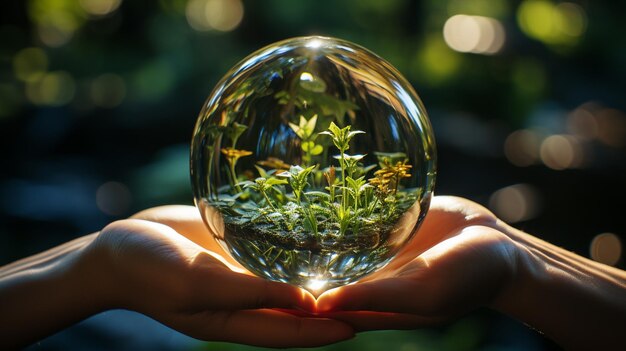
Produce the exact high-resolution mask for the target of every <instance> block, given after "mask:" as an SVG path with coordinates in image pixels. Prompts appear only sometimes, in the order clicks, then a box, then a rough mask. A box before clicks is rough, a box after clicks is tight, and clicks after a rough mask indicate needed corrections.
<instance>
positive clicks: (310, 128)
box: [304, 115, 317, 136]
mask: <svg viewBox="0 0 626 351" xmlns="http://www.w3.org/2000/svg"><path fill="white" fill-rule="evenodd" d="M316 124H317V115H313V117H311V119H309V120H308V121H307V122H306V125H305V126H304V130H305V131H306V135H307V136H311V135H313V132H314V131H315V125H316Z"/></svg>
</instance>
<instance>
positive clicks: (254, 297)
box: [86, 206, 353, 347]
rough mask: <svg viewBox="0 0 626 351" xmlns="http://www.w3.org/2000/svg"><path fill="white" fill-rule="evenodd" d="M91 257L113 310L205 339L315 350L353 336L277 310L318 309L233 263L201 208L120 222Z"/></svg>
mask: <svg viewBox="0 0 626 351" xmlns="http://www.w3.org/2000/svg"><path fill="white" fill-rule="evenodd" d="M199 244H200V245H199ZM201 245H202V246H201ZM203 246H204V247H203ZM86 252H88V255H91V257H90V258H91V262H95V261H96V260H97V262H96V263H95V264H96V265H98V266H99V268H100V269H99V271H101V272H107V274H103V275H100V276H98V277H97V281H96V282H94V286H96V287H97V288H98V289H99V290H100V291H101V295H103V296H104V299H105V300H106V301H107V306H106V307H107V308H126V309H130V310H134V311H137V312H141V313H143V314H145V315H148V316H150V317H152V318H154V319H156V320H158V321H160V322H162V323H163V324H166V325H168V326H170V327H172V328H174V329H176V330H179V331H181V332H183V333H185V334H187V335H190V336H192V337H195V338H198V339H203V340H221V341H232V342H238V343H244V344H252V345H259V346H272V347H294V346H305V347H311V346H318V345H324V344H327V343H332V342H336V341H340V340H344V339H347V338H350V337H352V335H353V331H352V329H351V328H350V327H349V326H348V325H346V324H345V323H342V322H339V321H335V320H331V319H319V318H304V317H299V316H295V315H292V314H288V313H284V312H279V311H277V310H273V309H272V308H284V309H310V308H312V306H313V304H314V303H315V302H314V299H313V297H312V296H311V295H310V294H307V293H305V292H303V291H302V290H300V289H299V288H297V287H294V286H290V285H288V284H284V283H277V282H271V281H268V280H265V279H262V278H258V277H255V276H252V275H251V274H250V273H248V272H246V271H245V270H243V269H242V268H241V266H239V265H238V264H237V263H236V262H235V261H233V260H232V259H230V258H225V257H229V256H228V255H226V254H225V253H224V252H223V251H222V249H221V247H220V246H219V245H218V244H217V243H216V242H215V241H214V240H213V239H212V236H211V235H210V233H209V232H208V231H207V229H206V227H205V226H204V224H203V223H202V220H201V218H200V216H199V214H198V211H197V209H195V208H194V207H188V206H166V207H161V208H155V209H151V210H147V211H143V212H141V213H139V214H137V215H135V216H134V217H133V218H132V219H128V220H123V221H118V222H114V223H112V224H110V225H109V226H107V227H105V228H104V229H103V230H102V231H101V233H100V234H99V235H98V237H97V238H96V239H95V240H94V241H93V243H92V244H91V245H90V247H88V248H87V250H86ZM94 258H95V259H94Z"/></svg>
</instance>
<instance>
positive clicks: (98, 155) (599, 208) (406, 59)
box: [0, 0, 626, 351]
mask: <svg viewBox="0 0 626 351" xmlns="http://www.w3.org/2000/svg"><path fill="white" fill-rule="evenodd" d="M625 12H626V3H623V2H617V1H615V2H612V1H607V0H603V1H593V2H592V1H577V0H572V1H548V0H525V1H505V0H439V1H435V0H425V1H410V0H392V1H376V0H362V1H356V0H353V1H329V0H324V1H297V2H296V1H279V0H272V1H252V0H160V1H122V0H28V1H3V2H2V3H1V4H0V19H1V24H0V143H1V146H2V147H1V149H0V150H1V151H0V152H1V160H2V164H3V166H2V172H1V173H0V264H4V263H8V262H11V261H12V260H15V259H18V258H20V257H24V256H26V255H30V254H33V253H35V252H38V251H41V250H44V249H47V248H49V247H52V246H54V245H57V244H60V243H62V242H64V241H67V240H69V239H71V238H74V237H77V236H80V235H83V234H85V233H89V232H93V231H97V230H99V229H100V228H102V226H104V225H106V224H107V223H109V222H110V221H112V220H115V219H118V218H123V217H126V216H128V215H130V214H132V213H133V212H134V211H138V210H140V209H143V208H146V207H149V206H154V205H161V204H167V203H187V204H191V203H192V195H191V189H190V185H189V170H188V149H189V142H190V139H191V133H192V129H193V126H194V123H195V120H196V117H197V114H198V112H199V111H200V108H201V106H202V104H203V103H204V100H205V99H206V97H207V96H208V94H209V92H210V91H211V89H212V87H213V85H215V83H217V81H218V80H219V78H221V76H222V75H223V74H224V73H225V72H226V71H227V70H228V69H229V68H230V67H232V66H233V65H234V64H236V63H237V62H238V61H239V60H241V59H242V58H243V57H245V56H246V55H248V54H249V53H251V52H253V51H254V50H256V49H258V48H260V47H262V46H265V45H267V44H270V43H272V42H274V41H277V40H281V39H285V38H288V37H293V36H300V35H312V34H316V35H327V36H336V37H340V38H343V39H347V40H350V41H353V42H355V43H357V44H360V45H363V46H365V47H367V48H369V49H371V50H372V51H374V52H376V53H378V54H379V55H380V56H382V57H384V58H386V59H387V60H388V61H390V62H391V63H392V64H393V65H395V66H396V67H397V68H398V70H400V71H401V72H402V73H403V74H404V75H405V76H406V77H407V78H408V79H409V81H410V82H411V83H412V84H413V85H414V87H415V88H416V90H417V92H418V94H420V96H421V98H422V100H423V102H424V104H425V106H426V108H427V110H428V111H429V114H430V118H431V121H432V123H433V126H434V128H435V134H436V137H437V143H438V148H439V176H438V181H437V193H438V194H454V195H460V196H465V197H468V198H470V199H472V200H475V201H477V202H479V203H481V204H483V205H485V206H487V207H488V208H490V209H491V210H492V211H494V212H495V213H496V214H498V215H499V216H500V217H501V218H503V219H504V220H506V221H508V222H510V223H512V224H513V225H515V226H516V227H518V228H521V229H523V230H525V231H528V232H530V233H533V234H535V235H537V236H539V237H542V238H544V239H546V240H548V241H551V242H554V243H556V244H557V245H561V246H564V247H566V248H567V249H569V250H572V251H575V252H577V253H579V254H581V255H584V256H587V257H592V258H593V259H596V260H599V261H601V262H605V263H607V264H612V265H617V266H618V267H621V268H622V269H623V268H624V260H623V259H622V257H621V256H622V255H621V249H622V244H621V242H622V241H623V239H624V235H625V233H626V226H625V225H624V223H623V220H622V218H623V208H624V206H623V199H624V198H625V196H626V115H625V114H624V111H625V110H626V100H625V98H626V95H625V93H626V88H625V87H626V64H625V62H626V40H624V34H626V30H625V29H626V28H625V25H624V21H623V18H621V17H623V16H622V14H623V13H625ZM383 348H386V349H389V350H402V351H413V350H527V349H528V350H551V349H555V348H556V347H555V346H554V345H553V344H552V343H551V342H549V341H548V340H545V339H544V338H542V337H541V336H540V335H539V334H538V333H535V332H534V331H531V330H529V329H528V328H526V327H525V326H523V325H521V324H520V323H518V322H516V321H514V320H511V319H509V318H507V317H504V316H499V315H496V314H494V313H491V312H489V311H477V312H475V313H473V314H471V315H469V316H467V317H465V318H463V319H462V320H460V321H458V322H456V323H453V324H451V325H447V326H443V327H440V328H435V329H425V330H418V331H404V332H375V333H365V334H362V335H359V336H358V337H357V338H356V339H354V340H352V341H349V342H346V343H342V344H339V345H334V346H329V347H328V348H326V349H327V350H345V349H354V350H379V349H383ZM32 349H95V350H97V349H103V350H104V349H119V350H125V349H129V350H131V349H132V350H137V349H151V350H152V349H162V350H170V349H193V350H251V349H253V348H247V347H243V346H239V345H233V344H224V343H201V342H197V341H194V340H192V339H189V338H187V337H184V336H182V335H180V334H178V333H175V332H173V331H171V330H169V329H167V328H165V327H163V326H160V325H159V324H158V323H156V322H153V321H151V320H148V319H147V318H145V317H143V316H139V315H136V314H134V313H130V312H124V311H113V312H108V313H105V314H102V315H99V316H96V317H94V318H91V319H89V320H87V321H85V322H83V323H81V324H79V325H77V326H75V327H73V328H70V329H68V330H66V331H64V332H62V333H59V334H57V335H55V336H53V337H51V338H48V339H46V340H44V341H42V342H41V343H39V344H37V345H35V346H33V347H32Z"/></svg>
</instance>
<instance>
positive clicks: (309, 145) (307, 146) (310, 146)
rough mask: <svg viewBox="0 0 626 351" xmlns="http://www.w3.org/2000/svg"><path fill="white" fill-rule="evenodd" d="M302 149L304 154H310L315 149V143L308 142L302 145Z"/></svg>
mask: <svg viewBox="0 0 626 351" xmlns="http://www.w3.org/2000/svg"><path fill="white" fill-rule="evenodd" d="M301 147H302V150H304V152H310V151H311V150H313V148H315V143H314V142H312V141H306V142H304V143H302V145H301Z"/></svg>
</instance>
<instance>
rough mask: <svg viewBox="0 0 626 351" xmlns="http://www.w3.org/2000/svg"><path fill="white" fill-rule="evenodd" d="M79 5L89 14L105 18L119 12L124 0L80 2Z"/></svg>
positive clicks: (83, 0)
mask: <svg viewBox="0 0 626 351" xmlns="http://www.w3.org/2000/svg"><path fill="white" fill-rule="evenodd" d="M79 3H80V6H81V7H82V8H83V10H85V12H87V13H88V14H90V15H93V16H104V15H108V14H109V13H111V12H113V11H115V10H117V8H118V7H119V6H120V4H121V3H122V0H80V1H79Z"/></svg>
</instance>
